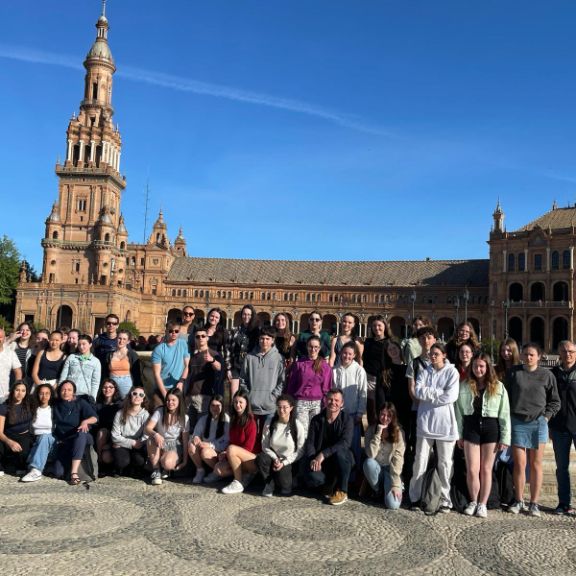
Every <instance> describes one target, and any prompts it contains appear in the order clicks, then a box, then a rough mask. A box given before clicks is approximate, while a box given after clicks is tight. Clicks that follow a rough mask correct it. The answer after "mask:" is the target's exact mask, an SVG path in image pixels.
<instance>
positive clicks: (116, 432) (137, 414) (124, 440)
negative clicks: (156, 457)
mask: <svg viewBox="0 0 576 576" xmlns="http://www.w3.org/2000/svg"><path fill="white" fill-rule="evenodd" d="M149 417H150V414H149V413H148V398H146V393H145V392H144V388H142V387H141V386H134V387H132V389H131V390H130V392H129V393H128V395H127V396H126V398H124V402H123V404H122V408H121V409H120V410H119V411H118V412H116V415H115V416H114V423H113V425H112V453H113V455H114V472H115V474H117V475H119V476H124V475H126V474H127V472H128V473H130V475H132V476H137V477H142V476H143V475H144V464H146V440H147V436H146V434H145V433H144V426H145V425H146V422H147V421H148V418H149Z"/></svg>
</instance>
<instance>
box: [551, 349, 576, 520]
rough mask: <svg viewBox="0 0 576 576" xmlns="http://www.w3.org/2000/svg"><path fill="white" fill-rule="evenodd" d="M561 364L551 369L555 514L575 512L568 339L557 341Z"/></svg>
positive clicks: (575, 441) (574, 411) (574, 402)
mask: <svg viewBox="0 0 576 576" xmlns="http://www.w3.org/2000/svg"><path fill="white" fill-rule="evenodd" d="M558 354H559V356H560V363H559V364H558V365H557V366H554V368H552V374H554V376H555V377H556V384H557V386H558V395H559V396H560V410H559V411H558V413H557V414H556V416H554V417H553V418H551V419H550V423H549V425H548V427H549V428H550V437H551V438H552V446H553V447H554V457H555V459H556V481H557V482H558V506H557V507H556V510H555V512H556V514H567V515H574V513H575V512H574V508H572V502H571V500H572V491H571V487H570V473H569V466H570V449H571V447H572V445H574V446H576V345H575V344H574V342H571V341H570V340H563V341H562V342H560V344H558Z"/></svg>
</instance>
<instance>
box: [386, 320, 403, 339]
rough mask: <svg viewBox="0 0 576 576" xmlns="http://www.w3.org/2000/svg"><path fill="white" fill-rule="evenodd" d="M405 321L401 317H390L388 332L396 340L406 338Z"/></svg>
mask: <svg viewBox="0 0 576 576" xmlns="http://www.w3.org/2000/svg"><path fill="white" fill-rule="evenodd" d="M406 329H407V324H406V319H405V318H402V316H392V318H390V330H391V331H392V334H393V335H394V336H396V338H406Z"/></svg>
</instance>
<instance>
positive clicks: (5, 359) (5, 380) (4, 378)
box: [0, 345, 22, 402]
mask: <svg viewBox="0 0 576 576" xmlns="http://www.w3.org/2000/svg"><path fill="white" fill-rule="evenodd" d="M15 368H22V364H20V360H18V356H16V352H14V350H11V349H10V348H9V347H8V346H6V345H4V349H3V350H0V402H4V401H5V400H6V398H8V392H9V391H10V390H9V384H10V372H11V371H12V370H14V369H15Z"/></svg>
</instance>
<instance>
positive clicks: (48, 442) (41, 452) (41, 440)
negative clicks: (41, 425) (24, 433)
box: [28, 434, 56, 472]
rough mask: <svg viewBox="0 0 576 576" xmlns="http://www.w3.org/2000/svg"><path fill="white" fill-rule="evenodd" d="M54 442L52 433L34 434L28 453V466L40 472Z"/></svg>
mask: <svg viewBox="0 0 576 576" xmlns="http://www.w3.org/2000/svg"><path fill="white" fill-rule="evenodd" d="M55 442H56V440H55V438H54V436H52V434H39V435H38V436H36V439H35V440H34V445H33V446H32V449H31V450H30V454H29V455H28V466H29V467H30V468H36V470H40V472H42V471H43V470H44V466H46V462H47V460H48V456H50V452H51V451H52V447H53V446H54V443H55Z"/></svg>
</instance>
